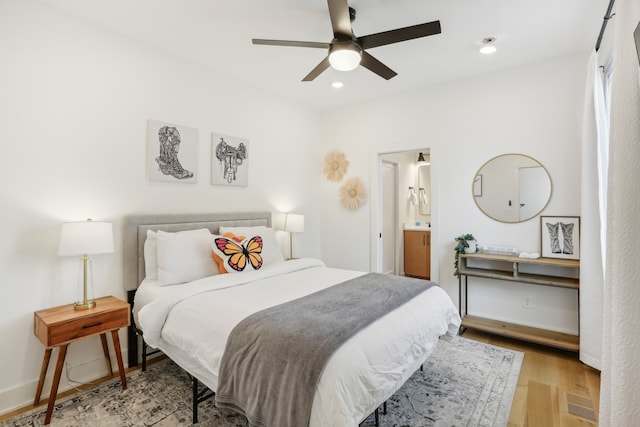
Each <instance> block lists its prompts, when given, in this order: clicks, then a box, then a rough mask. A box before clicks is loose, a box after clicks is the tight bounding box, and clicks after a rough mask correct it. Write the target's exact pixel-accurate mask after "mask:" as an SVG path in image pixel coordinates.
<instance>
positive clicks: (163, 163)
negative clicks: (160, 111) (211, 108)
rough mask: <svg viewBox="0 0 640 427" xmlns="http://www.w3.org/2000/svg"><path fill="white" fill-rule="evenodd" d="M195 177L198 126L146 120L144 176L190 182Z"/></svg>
mask: <svg viewBox="0 0 640 427" xmlns="http://www.w3.org/2000/svg"><path fill="white" fill-rule="evenodd" d="M197 178H198V130H197V129H194V128H190V127H187V126H182V125H177V124H174V123H167V122H161V121H158V120H147V179H148V180H149V181H162V182H176V183H186V184H193V183H195V182H197Z"/></svg>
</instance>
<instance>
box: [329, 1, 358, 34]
mask: <svg viewBox="0 0 640 427" xmlns="http://www.w3.org/2000/svg"><path fill="white" fill-rule="evenodd" d="M327 3H328V5H329V16H330V17H331V28H333V35H334V36H336V37H337V36H338V34H340V35H346V36H349V37H351V36H352V35H353V31H352V30H351V18H350V16H349V4H348V3H347V0H327Z"/></svg>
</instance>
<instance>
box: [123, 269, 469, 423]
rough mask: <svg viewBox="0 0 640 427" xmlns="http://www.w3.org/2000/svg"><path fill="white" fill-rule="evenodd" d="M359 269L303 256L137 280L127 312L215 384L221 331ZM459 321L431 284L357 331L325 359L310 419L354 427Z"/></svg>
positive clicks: (153, 340) (149, 338) (154, 340)
mask: <svg viewBox="0 0 640 427" xmlns="http://www.w3.org/2000/svg"><path fill="white" fill-rule="evenodd" d="M362 274H364V273H362V272H357V271H350V270H340V269H333V268H327V267H326V266H325V265H324V264H323V263H322V262H321V261H319V260H315V259H310V258H305V259H297V260H290V261H286V262H281V263H277V264H274V265H272V266H268V267H264V268H263V269H261V270H258V271H249V272H243V273H239V274H221V275H216V276H211V277H207V278H204V279H199V280H195V281H193V282H189V283H185V284H180V285H172V286H158V284H157V282H154V281H146V280H145V281H144V282H143V283H142V284H141V285H140V287H139V289H138V291H137V293H136V298H135V304H134V315H135V316H136V319H137V322H138V324H139V326H140V327H141V329H142V330H143V332H144V338H145V341H146V342H147V343H148V344H149V345H151V346H152V347H156V348H160V349H161V350H162V351H163V352H164V353H166V354H167V355H168V356H169V357H170V358H171V359H172V360H174V361H175V362H176V363H177V364H179V365H180V366H181V367H182V368H183V369H185V370H187V371H188V372H189V373H191V374H192V375H194V376H196V377H197V378H198V379H199V380H200V381H202V382H203V383H204V384H205V385H206V386H207V387H209V388H210V389H211V390H214V391H215V390H216V388H217V385H218V368H219V366H220V360H221V358H222V354H223V352H224V347H225V344H226V341H227V337H228V335H229V333H230V332H231V330H232V329H233V327H234V326H235V325H236V324H237V323H238V322H240V321H241V320H242V319H243V318H245V317H247V316H248V315H250V314H252V313H255V312H257V311H260V310H263V309H265V308H268V307H271V306H274V305H277V304H281V303H283V302H286V301H290V300H292V299H296V298H300V297H302V296H305V295H308V294H311V293H313V292H316V291H318V290H321V289H324V288H326V287H329V286H332V285H334V284H337V283H340V282H343V281H345V280H349V279H351V278H354V277H357V276H360V275H362ZM459 326H460V317H459V316H458V312H457V310H456V308H455V306H454V305H453V303H452V302H451V299H450V298H449V296H448V295H447V294H446V293H445V292H444V291H443V290H442V289H441V288H439V287H437V286H434V287H432V288H430V289H429V290H428V291H426V292H424V293H422V294H420V295H418V296H417V297H415V298H414V299H412V300H411V301H409V302H408V303H406V304H404V305H403V306H401V307H399V308H397V309H396V310H394V311H392V312H390V313H389V314H387V315H386V316H384V317H383V318H381V319H379V320H377V321H376V322H374V323H372V324H371V325H369V326H368V327H367V328H365V329H363V330H362V331H360V332H359V333H357V334H356V335H355V336H354V337H353V338H351V339H350V340H349V341H347V342H346V343H345V344H344V345H343V346H342V347H340V348H339V349H338V350H337V351H336V352H335V353H334V354H333V355H332V356H331V358H330V359H329V361H328V362H327V365H326V366H325V369H324V371H323V373H322V375H321V377H320V380H319V383H318V389H317V391H316V395H315V398H314V401H313V407H312V411H311V420H310V426H312V427H342V426H344V427H346V426H349V427H354V426H357V425H358V424H359V423H360V422H361V421H362V420H364V418H366V416H367V415H369V414H370V413H371V412H373V411H374V410H375V408H377V407H378V406H379V405H380V404H381V403H382V402H384V401H385V400H386V399H387V398H388V397H389V396H391V395H392V394H393V393H394V392H395V391H396V390H397V389H398V388H400V386H401V385H402V384H403V383H404V382H405V381H406V380H407V379H408V378H409V377H410V376H411V375H412V374H413V372H415V370H416V369H417V368H418V367H419V366H420V365H421V364H422V363H423V362H424V361H425V360H426V359H427V358H428V357H429V355H430V354H431V353H432V352H433V350H434V349H435V346H436V344H437V342H438V339H439V337H441V336H444V335H449V336H454V335H456V334H457V330H458V327H459Z"/></svg>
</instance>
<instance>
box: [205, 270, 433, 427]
mask: <svg viewBox="0 0 640 427" xmlns="http://www.w3.org/2000/svg"><path fill="white" fill-rule="evenodd" d="M431 286H435V284H433V283H431V282H426V281H424V280H418V279H411V278H408V277H402V276H389V275H384V274H379V273H369V274H365V275H363V276H360V277H357V278H355V279H351V280H348V281H346V282H343V283H340V284H337V285H335V286H332V287H329V288H327V289H323V290H321V291H318V292H316V293H313V294H311V295H308V296H306V297H303V298H299V299H297V300H294V301H290V302H287V303H284V304H280V305H278V306H275V307H271V308H268V309H265V310H262V311H260V312H258V313H255V314H253V315H251V316H249V317H247V318H246V319H244V320H242V321H241V322H240V323H239V324H238V325H237V326H236V327H235V328H234V329H233V330H232V331H231V335H230V336H229V339H228V340H227V346H226V349H225V352H224V355H223V356H222V362H221V366H220V372H219V377H218V390H217V391H216V406H218V407H227V408H231V409H233V410H235V411H237V412H240V413H242V414H244V415H245V416H246V417H247V419H248V420H249V425H250V426H252V427H254V426H256V427H263V426H264V427H302V426H308V425H309V419H310V417H311V406H312V404H313V398H314V395H315V391H316V386H317V384H318V380H319V379H320V374H321V373H322V371H323V369H324V366H325V364H326V362H327V360H328V359H329V357H330V356H331V355H332V354H333V353H334V351H335V350H336V349H338V347H340V346H341V345H342V344H343V343H344V342H345V341H347V340H348V339H349V338H351V337H352V336H353V335H355V334H356V333H357V332H358V331H360V330H361V329H363V328H364V327H366V326H367V325H369V324H370V323H372V322H374V321H375V320H376V319H378V318H380V317H382V316H384V315H385V314H386V313H388V312H390V311H392V310H394V309H395V308H398V307H399V306H401V305H403V304H404V303H406V302H407V301H409V300H411V299H412V298H414V297H415V296H416V295H418V294H420V293H422V292H424V291H426V290H427V289H428V288H430V287H431Z"/></svg>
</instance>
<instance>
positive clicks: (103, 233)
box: [58, 219, 113, 310]
mask: <svg viewBox="0 0 640 427" xmlns="http://www.w3.org/2000/svg"><path fill="white" fill-rule="evenodd" d="M109 253H113V225H112V224H111V223H110V222H99V221H91V220H90V219H88V220H86V221H83V222H67V223H65V224H63V225H62V233H61V235H60V246H59V247H58V255H60V256H78V255H80V257H81V258H80V270H81V271H82V273H81V275H80V278H79V279H78V280H79V283H81V289H82V298H81V299H80V300H79V301H76V302H75V303H74V306H73V308H74V309H75V310H86V309H89V308H93V307H95V306H96V302H95V301H94V300H93V271H92V262H91V258H90V257H89V255H97V254H109ZM80 280H82V281H81V282H80Z"/></svg>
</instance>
